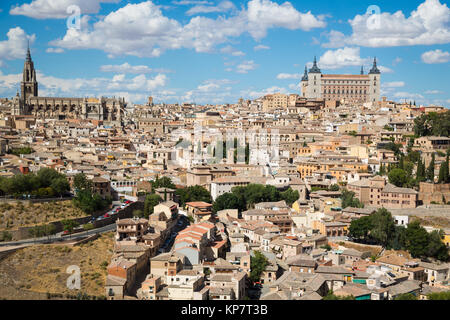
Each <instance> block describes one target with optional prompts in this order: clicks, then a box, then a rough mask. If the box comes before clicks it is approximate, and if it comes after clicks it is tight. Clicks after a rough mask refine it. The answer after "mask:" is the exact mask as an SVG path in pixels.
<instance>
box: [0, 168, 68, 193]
mask: <svg viewBox="0 0 450 320" xmlns="http://www.w3.org/2000/svg"><path fill="white" fill-rule="evenodd" d="M69 190H70V185H69V182H68V181H67V178H66V176H65V175H63V174H61V173H59V172H57V171H56V170H53V169H49V168H43V169H40V170H39V171H38V172H37V173H28V174H17V175H15V176H13V177H11V178H4V177H0V191H2V193H4V194H7V195H12V196H14V197H16V198H19V197H21V196H23V195H31V196H36V197H40V198H43V197H54V196H62V195H64V194H65V193H66V192H68V191H69Z"/></svg>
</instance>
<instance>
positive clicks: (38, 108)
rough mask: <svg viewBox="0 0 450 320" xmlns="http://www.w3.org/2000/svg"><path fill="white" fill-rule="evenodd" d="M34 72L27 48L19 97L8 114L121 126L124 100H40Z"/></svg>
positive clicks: (41, 98) (48, 98)
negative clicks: (119, 124)
mask: <svg viewBox="0 0 450 320" xmlns="http://www.w3.org/2000/svg"><path fill="white" fill-rule="evenodd" d="M38 90H39V85H38V82H37V78H36V70H35V68H34V63H33V60H32V59H31V53H30V48H28V51H27V56H26V60H25V64H24V67H23V79H22V82H21V84H20V95H19V92H17V96H16V97H14V99H13V101H12V103H11V115H12V116H19V115H29V116H34V117H36V118H38V119H58V120H65V119H87V120H101V121H107V122H111V123H120V122H121V120H122V116H123V113H124V108H125V107H126V103H125V99H123V98H122V99H120V98H119V99H110V98H104V97H101V98H99V99H97V98H54V97H40V96H39V94H38V92H39V91H38Z"/></svg>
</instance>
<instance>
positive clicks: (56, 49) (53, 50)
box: [45, 48, 64, 53]
mask: <svg viewBox="0 0 450 320" xmlns="http://www.w3.org/2000/svg"><path fill="white" fill-rule="evenodd" d="M45 52H47V53H63V52H64V49H62V48H47V50H45Z"/></svg>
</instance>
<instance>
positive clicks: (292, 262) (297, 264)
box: [285, 254, 318, 273]
mask: <svg viewBox="0 0 450 320" xmlns="http://www.w3.org/2000/svg"><path fill="white" fill-rule="evenodd" d="M285 263H286V264H287V265H288V266H289V271H294V272H302V273H303V272H305V273H314V272H315V269H316V268H317V265H318V264H317V262H316V261H315V260H314V259H313V258H312V257H311V256H309V255H304V254H300V255H296V256H291V257H288V258H287V259H286V261H285Z"/></svg>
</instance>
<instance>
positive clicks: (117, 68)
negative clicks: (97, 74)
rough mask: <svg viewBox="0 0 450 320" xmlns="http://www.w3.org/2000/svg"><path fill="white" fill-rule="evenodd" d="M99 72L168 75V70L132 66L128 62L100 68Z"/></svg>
mask: <svg viewBox="0 0 450 320" xmlns="http://www.w3.org/2000/svg"><path fill="white" fill-rule="evenodd" d="M100 71H102V72H117V73H125V74H127V73H134V74H147V73H152V72H162V73H168V72H171V71H170V70H166V69H152V68H149V67H148V66H143V65H141V66H132V65H130V64H129V63H128V62H125V63H123V64H121V65H103V66H101V67H100Z"/></svg>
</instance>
